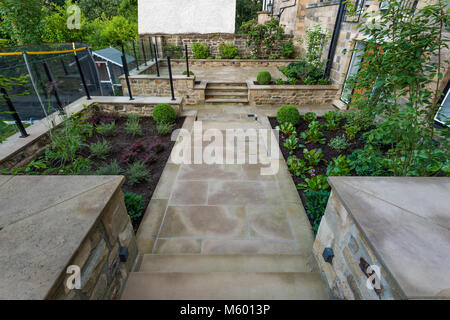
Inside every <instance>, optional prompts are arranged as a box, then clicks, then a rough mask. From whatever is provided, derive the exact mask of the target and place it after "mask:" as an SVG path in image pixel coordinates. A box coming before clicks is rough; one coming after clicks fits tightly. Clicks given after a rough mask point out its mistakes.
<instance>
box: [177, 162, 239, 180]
mask: <svg viewBox="0 0 450 320" xmlns="http://www.w3.org/2000/svg"><path fill="white" fill-rule="evenodd" d="M241 175H242V167H241V166H239V165H226V164H211V165H208V164H189V165H182V166H181V170H180V174H179V175H178V180H179V181H183V180H239V179H240V177H241Z"/></svg>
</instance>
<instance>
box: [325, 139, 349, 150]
mask: <svg viewBox="0 0 450 320" xmlns="http://www.w3.org/2000/svg"><path fill="white" fill-rule="evenodd" d="M350 144H351V143H350V142H348V141H347V139H346V138H345V137H344V136H342V137H334V138H333V139H331V141H330V143H329V144H328V145H329V146H330V147H331V148H333V149H334V150H336V151H344V150H347V148H348V147H349V146H350Z"/></svg>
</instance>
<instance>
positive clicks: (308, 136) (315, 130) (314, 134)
mask: <svg viewBox="0 0 450 320" xmlns="http://www.w3.org/2000/svg"><path fill="white" fill-rule="evenodd" d="M308 128H309V129H308V130H307V131H305V132H302V133H301V135H300V136H301V137H302V139H305V140H306V141H307V142H309V143H320V144H325V142H326V140H325V137H324V136H323V132H321V131H320V123H319V121H312V122H311V123H310V124H309V127H308Z"/></svg>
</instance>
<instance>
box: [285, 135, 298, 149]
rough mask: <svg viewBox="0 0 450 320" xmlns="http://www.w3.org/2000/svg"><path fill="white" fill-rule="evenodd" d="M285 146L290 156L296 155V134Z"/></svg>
mask: <svg viewBox="0 0 450 320" xmlns="http://www.w3.org/2000/svg"><path fill="white" fill-rule="evenodd" d="M284 146H285V148H286V149H288V150H289V153H290V154H292V153H294V151H295V150H296V149H298V147H299V144H298V138H297V137H296V136H295V134H293V135H291V136H290V137H289V138H287V139H286V141H285V142H284Z"/></svg>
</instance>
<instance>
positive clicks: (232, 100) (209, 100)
mask: <svg viewBox="0 0 450 320" xmlns="http://www.w3.org/2000/svg"><path fill="white" fill-rule="evenodd" d="M205 103H211V104H217V103H227V104H230V103H231V104H238V103H244V104H246V103H248V99H223V98H213V99H205Z"/></svg>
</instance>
